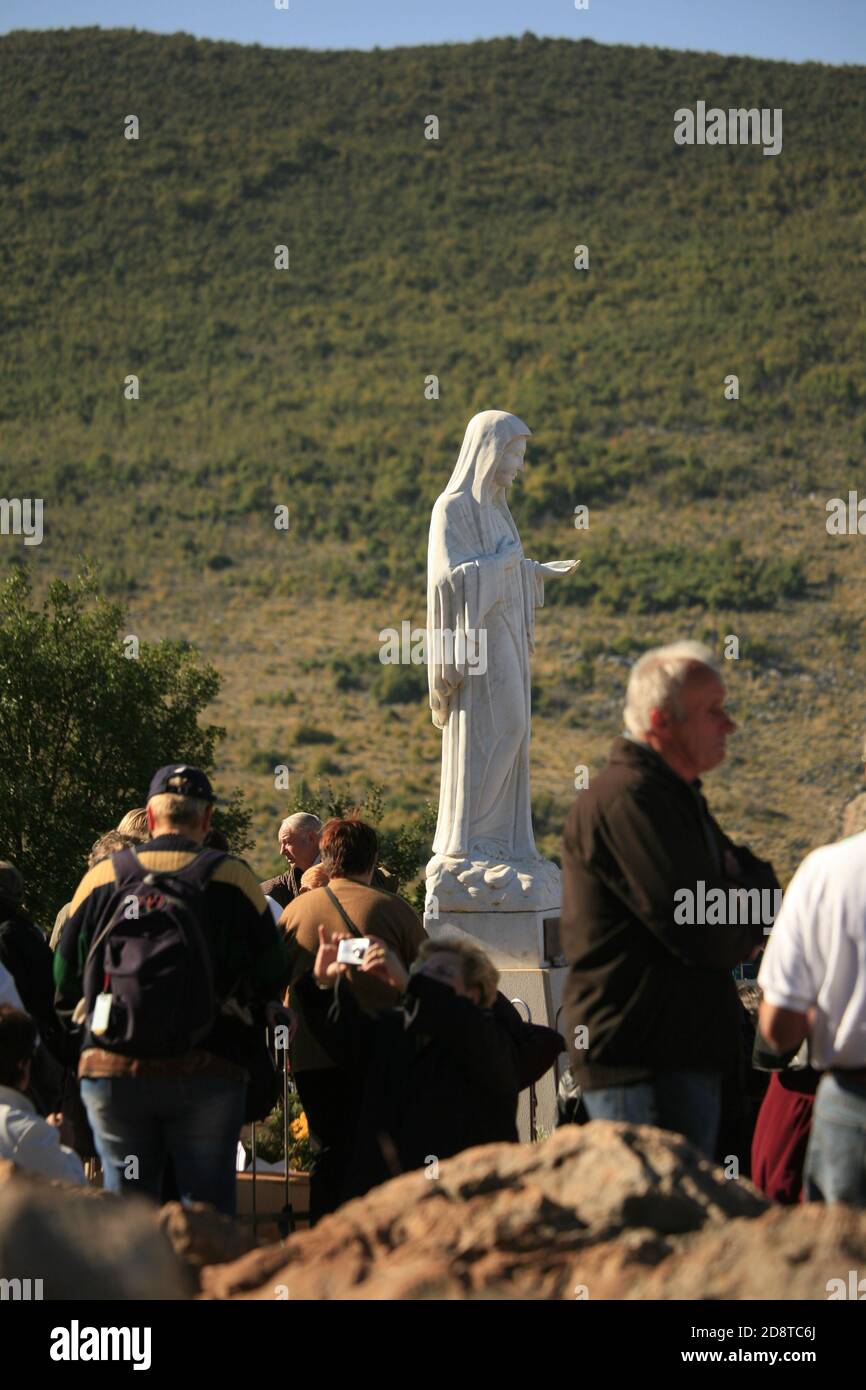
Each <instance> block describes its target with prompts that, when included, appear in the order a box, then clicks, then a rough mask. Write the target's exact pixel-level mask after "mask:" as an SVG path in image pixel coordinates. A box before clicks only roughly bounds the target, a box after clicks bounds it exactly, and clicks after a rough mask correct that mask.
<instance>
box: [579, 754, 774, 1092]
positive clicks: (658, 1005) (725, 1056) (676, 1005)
mask: <svg viewBox="0 0 866 1390" xmlns="http://www.w3.org/2000/svg"><path fill="white" fill-rule="evenodd" d="M725 850H730V851H732V853H733V854H734V855H735V856H736V859H737V861H738V864H739V866H740V869H741V874H742V876H741V877H740V878H738V879H736V880H733V879H731V878H728V877H727V876H726V872H725V868H724V853H725ZM701 880H702V881H703V884H704V892H705V893H710V892H711V890H713V889H716V888H721V889H723V890H724V891H725V893H726V894H727V892H728V891H729V890H730V889H732V888H734V889H736V888H758V889H761V888H765V889H770V890H772V889H775V888H778V881H777V879H776V876H775V874H774V872H773V869H772V865H770V864H768V863H766V862H765V861H763V860H761V859H757V858H756V857H755V855H753V854H752V853H751V851H750V850H748V849H745V848H744V847H742V846H736V845H734V844H733V843H732V842H731V841H730V840H729V839H728V837H727V836H726V835H725V834H724V832H723V831H722V830H721V829H720V827H719V826H718V825H717V824H716V822H715V821H714V820H713V818H712V816H711V815H710V813H709V811H708V809H707V805H706V802H705V800H704V798H703V796H702V794H701V790H700V782H699V781H695V782H693V783H691V784H689V783H688V782H685V781H684V780H683V779H682V778H681V777H679V776H677V774H676V773H675V772H674V771H673V769H672V768H670V767H669V766H668V764H667V763H666V762H665V761H664V759H663V758H661V757H660V756H659V755H658V754H657V753H655V752H654V751H653V750H652V749H650V748H647V747H645V746H644V745H643V744H640V743H637V742H635V741H633V740H631V739H627V738H618V739H616V740H615V741H614V743H613V746H612V748H611V754H610V761H609V763H608V765H607V766H606V767H605V768H604V769H603V771H602V772H601V773H599V774H598V776H596V777H595V778H593V779H592V781H591V783H590V786H589V787H588V788H587V789H586V790H585V791H583V792H581V793H580V795H579V796H578V798H577V800H576V801H575V803H574V806H573V807H572V809H571V812H570V814H569V817H568V820H567V822H566V827H565V836H564V848H563V909H562V919H561V939H562V945H563V949H564V951H565V954H566V957H567V959H568V962H569V965H570V967H571V971H570V975H569V978H568V980H567V982H566V987H565V997H564V1004H565V1008H564V1020H565V1022H564V1030H565V1032H566V1036H567V1037H568V1038H569V1039H570V1040H571V1042H572V1051H571V1055H572V1066H573V1070H574V1073H575V1076H576V1079H577V1081H578V1082H579V1084H580V1085H581V1086H582V1087H583V1088H584V1089H585V1090H592V1089H594V1088H598V1087H603V1086H616V1085H626V1084H629V1083H631V1082H636V1081H646V1080H648V1079H649V1078H650V1077H652V1075H653V1074H654V1072H656V1071H659V1070H664V1069H668V1068H691V1069H696V1070H703V1069H709V1070H722V1071H724V1070H726V1069H728V1068H729V1067H732V1066H736V1064H737V1057H738V1046H739V1030H740V1005H739V1002H738V999H737V994H736V988H735V985H734V980H733V976H732V974H731V971H732V968H733V966H735V965H736V964H738V963H739V962H740V961H742V960H744V959H746V958H748V956H749V955H750V954H751V952H752V950H753V949H754V947H755V946H756V945H759V944H763V943H764V942H765V940H766V937H765V935H764V930H763V926H762V925H761V923H760V922H758V923H757V924H756V925H749V924H746V925H734V924H724V925H710V924H693V925H689V924H688V923H679V922H677V921H676V920H675V915H674V914H675V911H676V908H677V902H682V899H675V894H676V893H677V892H678V890H682V889H689V890H691V891H692V892H693V893H694V894H696V896H697V895H698V894H699V893H700V889H699V887H698V884H699V882H700V881H701ZM579 1026H583V1027H584V1028H585V1030H586V1033H585V1034H581V1035H579V1037H578V1041H579V1042H580V1043H586V1044H587V1045H586V1046H578V1047H574V1046H573V1044H574V1041H575V1037H576V1034H575V1030H576V1029H577V1028H578V1027H579Z"/></svg>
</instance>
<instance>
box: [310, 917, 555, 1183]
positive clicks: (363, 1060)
mask: <svg viewBox="0 0 866 1390" xmlns="http://www.w3.org/2000/svg"><path fill="white" fill-rule="evenodd" d="M344 941H345V942H353V941H358V938H353V937H352V936H350V935H348V934H346V933H342V932H335V933H333V934H332V935H331V936H330V937H329V936H328V934H327V933H326V930H325V928H324V927H320V929H319V948H318V952H317V955H316V960H315V964H314V966H313V969H312V971H310V972H309V973H308V974H306V975H305V976H303V977H302V979H301V980H299V981H298V983H297V985H296V986H295V990H296V992H297V994H298V995H299V996H300V999H301V1000H302V1002H303V1007H304V1010H305V1014H306V1018H307V1021H308V1025H309V1027H310V1028H311V1030H312V1031H313V1032H314V1033H315V1034H316V1035H317V1036H318V1037H319V1038H320V1040H321V1042H322V1045H323V1046H324V1047H326V1048H327V1049H328V1050H329V1052H330V1054H331V1056H333V1057H334V1059H335V1061H336V1062H337V1064H338V1065H339V1066H340V1067H341V1069H342V1070H343V1071H344V1073H345V1075H346V1076H347V1077H348V1078H350V1080H351V1082H352V1085H353V1086H354V1089H355V1091H356V1094H357V1096H358V1106H357V1112H356V1113H357V1124H356V1130H355V1137H354V1143H353V1145H352V1148H351V1157H350V1159H349V1162H348V1163H347V1165H346V1168H345V1173H344V1182H343V1191H342V1194H341V1196H342V1200H344V1201H345V1200H347V1199H348V1198H350V1197H355V1196H359V1195H360V1194H361V1193H363V1192H366V1191H368V1189H369V1188H371V1187H374V1186H375V1185H376V1184H377V1183H380V1182H385V1181H386V1180H387V1179H388V1178H390V1177H394V1176H396V1174H398V1173H404V1172H407V1171H410V1170H411V1169H414V1168H423V1167H425V1166H426V1167H427V1168H428V1169H429V1165H430V1164H431V1163H434V1164H438V1163H439V1162H440V1161H441V1160H442V1159H445V1158H449V1157H451V1155H453V1154H456V1153H460V1152H461V1151H462V1150H463V1149H467V1148H471V1147H473V1146H474V1145H476V1144H490V1143H494V1142H495V1141H497V1140H499V1141H505V1142H512V1143H514V1142H516V1140H517V1125H516V1117H517V1097H518V1094H519V1091H520V1087H521V1075H520V1071H521V1058H520V1046H519V1041H518V1039H517V1037H516V1035H515V1033H514V1032H513V1031H512V1030H511V1029H510V1028H509V1027H508V1026H507V1025H504V1024H503V1022H502V1021H501V1019H500V1018H499V1017H498V1016H497V1013H496V1011H495V1008H494V1006H495V1003H496V994H497V991H496V986H497V983H498V980H499V974H498V972H497V970H496V968H495V966H494V965H493V963H492V962H491V961H490V960H489V959H488V957H487V956H486V955H485V954H484V952H483V951H482V950H481V949H480V947H478V946H476V945H475V944H474V942H471V941H469V940H466V939H464V938H459V937H455V938H453V939H449V938H443V937H439V938H437V940H435V941H432V940H427V941H425V942H423V943H422V945H421V947H420V949H419V951H418V954H417V956H416V958H415V960H414V962H413V963H412V966H411V967H410V969H408V970H407V969H406V967H405V966H404V965H403V964H402V963H401V961H400V960H399V958H398V956H397V955H396V953H395V951H394V950H393V949H392V948H391V947H390V946H387V945H386V944H385V943H384V942H383V941H381V940H379V939H377V938H375V937H370V938H367V941H368V942H369V944H368V945H365V942H364V941H363V940H362V941H358V950H359V952H360V953H361V955H362V960H361V962H360V963H359V964H357V965H348V964H345V963H341V962H340V961H339V960H338V953H339V949H340V944H341V942H344ZM352 973H357V975H358V976H359V977H361V978H364V977H366V978H368V979H370V978H372V979H374V980H380V981H381V982H382V983H384V984H386V985H390V986H391V987H392V988H393V989H394V990H395V991H396V992H397V993H398V996H399V999H398V1003H397V1004H396V1005H395V1006H394V1007H392V1008H390V1009H387V1010H385V1011H383V1012H381V1013H380V1014H379V1015H378V1016H377V1017H375V1018H373V1017H371V1016H370V1015H369V1014H366V1013H365V1012H364V1011H363V1009H362V1008H361V1007H360V1006H359V1004H358V1002H357V994H356V991H355V990H354V989H352V988H347V986H348V985H349V978H348V977H349V976H350V975H351V974H352ZM506 1004H507V1001H506ZM508 1007H509V1008H510V1007H511V1006H508ZM551 1061H552V1057H551ZM524 1084H525V1083H524Z"/></svg>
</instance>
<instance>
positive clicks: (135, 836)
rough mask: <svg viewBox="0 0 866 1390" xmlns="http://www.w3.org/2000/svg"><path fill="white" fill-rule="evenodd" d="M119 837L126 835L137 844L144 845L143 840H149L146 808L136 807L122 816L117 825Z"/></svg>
mask: <svg viewBox="0 0 866 1390" xmlns="http://www.w3.org/2000/svg"><path fill="white" fill-rule="evenodd" d="M117 832H118V834H119V835H128V836H129V838H130V839H131V840H134V841H136V842H137V843H138V844H144V842H145V840H149V839H150V831H149V829H148V826H147V807H146V806H137V807H136V809H135V810H134V811H127V813H126V815H125V816H122V817H121V819H120V821H119V822H118V825H117Z"/></svg>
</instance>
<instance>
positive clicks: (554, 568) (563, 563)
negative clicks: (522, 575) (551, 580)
mask: <svg viewBox="0 0 866 1390" xmlns="http://www.w3.org/2000/svg"><path fill="white" fill-rule="evenodd" d="M579 564H580V561H579V560H547V561H546V562H545V564H543V565H542V564H540V563H539V566H538V568H539V569H540V570H541V572H542V573H543V574H549V575H550V576H551V577H552V576H553V575H558V574H573V573H574V571H575V570H576V569H577V567H578V565H579Z"/></svg>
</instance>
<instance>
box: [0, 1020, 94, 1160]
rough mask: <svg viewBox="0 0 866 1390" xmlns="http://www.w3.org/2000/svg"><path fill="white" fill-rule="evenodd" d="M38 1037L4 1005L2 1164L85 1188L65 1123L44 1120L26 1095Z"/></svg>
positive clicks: (0, 1025)
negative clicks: (63, 1136)
mask: <svg viewBox="0 0 866 1390" xmlns="http://www.w3.org/2000/svg"><path fill="white" fill-rule="evenodd" d="M36 1037H37V1035H36V1025H35V1024H34V1022H33V1020H32V1018H30V1016H29V1014H25V1013H23V1012H22V1010H21V1009H16V1008H15V1007H14V1006H13V1005H11V1004H0V1158H8V1159H11V1161H12V1162H13V1163H14V1164H16V1165H17V1166H18V1167H19V1168H24V1169H26V1170H27V1171H29V1172H31V1173H40V1174H41V1175H42V1177H44V1178H59V1179H61V1180H62V1181H63V1182H73V1183H83V1182H84V1168H83V1166H82V1163H81V1159H80V1158H79V1157H78V1154H76V1153H74V1152H73V1150H72V1149H68V1148H66V1146H65V1145H64V1144H61V1142H60V1118H61V1117H60V1116H59V1115H50V1116H49V1117H48V1119H47V1120H43V1119H42V1117H41V1116H40V1115H38V1114H37V1113H36V1107H35V1106H34V1104H33V1102H32V1101H31V1100H30V1099H29V1098H28V1097H27V1096H26V1095H24V1091H25V1090H26V1089H27V1085H28V1083H29V1080H30V1065H31V1062H32V1059H33V1052H34V1049H35V1047H36Z"/></svg>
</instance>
